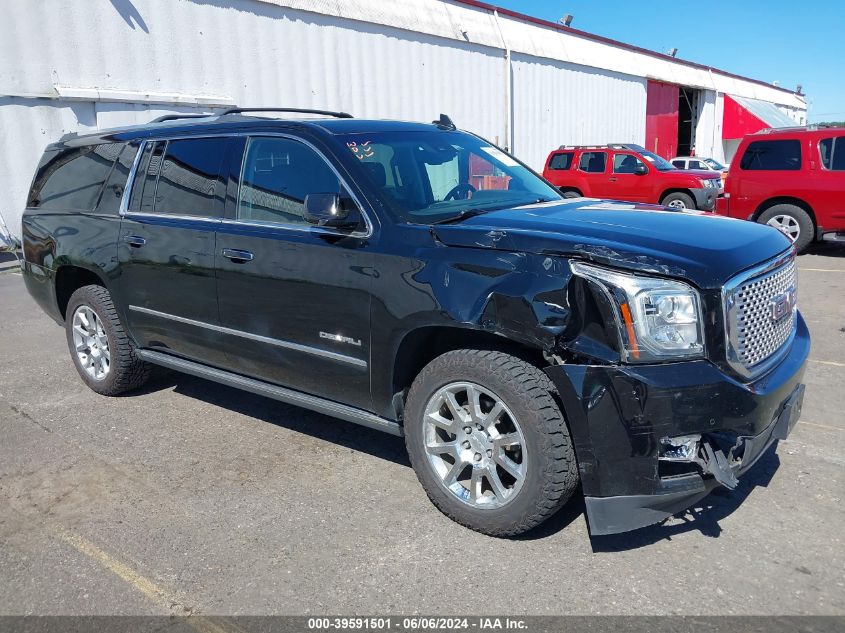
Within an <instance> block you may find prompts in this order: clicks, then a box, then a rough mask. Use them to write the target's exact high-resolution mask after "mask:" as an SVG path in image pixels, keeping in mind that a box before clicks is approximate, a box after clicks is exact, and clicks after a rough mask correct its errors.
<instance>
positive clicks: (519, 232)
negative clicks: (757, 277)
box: [432, 199, 792, 288]
mask: <svg viewBox="0 0 845 633" xmlns="http://www.w3.org/2000/svg"><path fill="white" fill-rule="evenodd" d="M432 231H433V233H434V235H435V237H436V238H437V239H438V240H439V241H440V242H442V243H443V244H445V245H447V246H461V247H468V248H490V249H495V250H506V251H512V252H528V253H536V254H548V255H562V256H571V257H577V258H581V259H586V260H591V261H595V262H597V263H602V264H606V265H609V266H614V267H616V268H627V269H630V270H636V271H641V272H648V273H656V274H660V275H667V276H671V277H679V278H684V279H687V280H688V281H691V282H692V283H693V284H695V285H697V286H699V287H700V288H718V287H720V286H722V285H723V284H724V283H725V282H726V281H727V280H728V279H730V278H731V277H732V276H734V275H736V274H737V273H738V272H740V271H743V270H745V269H747V268H751V267H752V266H754V265H756V264H759V263H761V262H764V261H766V260H768V259H771V258H773V257H775V256H777V255H779V254H780V253H783V252H784V251H786V250H788V249H789V248H791V246H792V243H791V242H790V241H789V238H787V237H786V236H785V235H783V234H782V233H781V232H780V231H778V230H777V229H774V228H772V227H769V226H765V225H761V224H756V223H754V222H748V221H745V220H734V219H731V218H726V217H723V216H718V215H713V214H711V213H703V212H699V211H677V210H672V209H667V208H665V207H660V206H656V205H646V204H633V203H625V202H613V201H604V200H583V199H582V200H571V201H570V200H566V201H560V202H558V201H555V202H546V203H540V204H534V205H527V206H521V207H515V208H512V209H502V210H498V211H490V212H488V213H484V214H483V215H478V216H475V217H470V218H468V219H466V220H464V221H462V222H461V223H459V224H442V225H434V226H432Z"/></svg>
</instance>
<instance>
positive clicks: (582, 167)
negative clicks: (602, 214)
mask: <svg viewBox="0 0 845 633" xmlns="http://www.w3.org/2000/svg"><path fill="white" fill-rule="evenodd" d="M543 176H544V177H545V178H546V180H548V181H549V182H551V183H552V184H553V185H555V186H556V187H558V188H559V189H560V190H561V192H562V193H563V195H564V196H566V197H569V198H577V197H581V196H586V197H588V198H610V199H614V200H625V201H629V202H649V203H652V204H662V205H665V206H667V207H674V208H676V209H702V210H704V211H712V210H713V209H714V207H715V205H716V197H717V196H718V195H719V194H720V193H721V191H722V180H721V177H720V176H719V174H718V173H716V172H713V171H703V170H701V171H699V170H694V169H676V168H675V167H673V166H672V164H671V163H669V162H668V161H667V160H665V159H663V158H661V157H660V156H658V155H657V154H653V153H651V152H649V151H648V150H646V149H645V148H643V147H640V146H639V145H633V144H621V143H618V144H610V145H598V146H572V147H569V146H561V147H560V149H556V150H554V151H552V153H551V154H549V158H548V159H547V160H546V166H545V168H544V169H543Z"/></svg>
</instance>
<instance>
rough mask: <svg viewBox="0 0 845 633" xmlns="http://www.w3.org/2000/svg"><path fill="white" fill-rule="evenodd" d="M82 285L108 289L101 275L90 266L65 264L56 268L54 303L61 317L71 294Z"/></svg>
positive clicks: (63, 317) (63, 316) (65, 310)
mask: <svg viewBox="0 0 845 633" xmlns="http://www.w3.org/2000/svg"><path fill="white" fill-rule="evenodd" d="M83 286H102V287H103V288H106V289H108V285H107V284H106V282H105V279H104V278H103V276H102V275H101V274H100V273H98V272H96V271H94V270H92V269H90V268H86V267H84V266H78V265H75V264H65V265H63V266H60V267H59V268H57V269H56V281H55V291H56V305H57V306H58V309H59V314H60V315H61V317H62V319H65V318H66V316H67V315H66V312H67V304H68V301H70V297H71V295H73V293H74V292H76V291H77V290H79V289H80V288H82V287H83Z"/></svg>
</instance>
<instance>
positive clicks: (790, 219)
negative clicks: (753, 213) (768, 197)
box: [757, 204, 815, 253]
mask: <svg viewBox="0 0 845 633" xmlns="http://www.w3.org/2000/svg"><path fill="white" fill-rule="evenodd" d="M757 222H759V223H760V224H768V225H769V226H772V227H774V228H776V229H778V230H780V231H781V232H782V233H784V234H785V235H786V236H787V237H788V238H789V239H790V240H792V242H793V244H795V250H796V251H798V252H799V253H800V252H802V251H803V250H804V249H806V248H807V247H808V246H809V245H810V243H811V242H812V241H813V234H814V233H815V227H814V226H813V219H812V218H811V217H810V215H809V214H808V213H807V212H806V211H804V209H802V208H801V207H799V206H796V205H794V204H776V205H774V206H772V207H769V208H768V209H766V210H765V211H763V213H761V214H760V217H758V218H757Z"/></svg>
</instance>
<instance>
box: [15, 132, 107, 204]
mask: <svg viewBox="0 0 845 633" xmlns="http://www.w3.org/2000/svg"><path fill="white" fill-rule="evenodd" d="M122 149H123V144H122V143H104V144H101V145H88V146H85V147H77V148H73V149H68V150H55V151H50V152H48V153H47V154H45V156H44V158H43V159H42V161H41V164H40V165H39V167H38V173H37V174H36V175H35V181H34V182H33V185H32V189H31V190H30V192H29V199H28V200H27V206H29V207H40V208H43V209H76V210H80V211H91V210H93V209H94V206H95V205H96V204H97V200H98V199H99V197H100V192H101V191H102V189H103V184H104V183H105V182H106V179H107V178H108V177H109V174H110V173H111V169H112V165H113V164H114V161H115V159H116V158H117V156H118V154H120V151H121V150H122Z"/></svg>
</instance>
